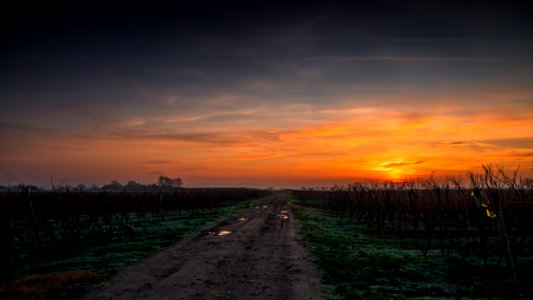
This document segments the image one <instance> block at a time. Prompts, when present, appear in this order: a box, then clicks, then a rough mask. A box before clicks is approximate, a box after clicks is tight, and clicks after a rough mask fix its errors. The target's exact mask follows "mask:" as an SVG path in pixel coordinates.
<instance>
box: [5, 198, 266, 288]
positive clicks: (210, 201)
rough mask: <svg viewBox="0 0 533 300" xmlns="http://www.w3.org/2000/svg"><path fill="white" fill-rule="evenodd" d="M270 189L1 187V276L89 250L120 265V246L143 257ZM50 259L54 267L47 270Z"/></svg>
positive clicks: (107, 264)
mask: <svg viewBox="0 0 533 300" xmlns="http://www.w3.org/2000/svg"><path fill="white" fill-rule="evenodd" d="M268 193H269V192H267V191H262V190H257V189H247V188H160V189H158V190H150V191H145V192H131V191H86V192H81V191H36V190H33V189H31V188H26V189H24V188H21V189H20V190H18V191H15V192H4V193H0V247H1V248H0V258H1V261H0V269H1V273H0V279H2V282H9V281H10V280H12V279H15V278H17V277H20V276H23V275H24V274H26V273H27V272H44V271H49V270H48V268H47V267H46V264H48V265H49V264H50V262H47V261H50V260H57V259H58V257H61V256H64V258H63V259H64V260H67V258H68V257H71V256H73V255H85V254H86V253H89V254H90V262H89V265H91V266H95V265H97V264H101V266H99V268H100V269H101V268H111V267H112V268H115V267H116V266H117V265H118V263H117V261H119V260H120V259H123V258H122V257H121V258H118V259H117V257H116V256H113V255H112V254H113V253H112V252H117V253H124V252H127V251H133V252H132V253H133V254H134V255H135V259H139V258H142V257H145V256H146V255H149V254H150V253H153V252H154V251H158V250H160V249H162V247H165V246H166V245H169V243H172V242H174V241H176V240H179V239H180V238H181V237H182V236H183V235H184V234H185V233H186V232H189V231H194V230H196V229H195V228H197V227H198V226H201V224H203V223H204V222H209V221H210V220H213V219H214V218H218V217H220V216H223V215H224V213H225V210H226V208H231V207H238V206H239V205H241V206H242V204H244V203H245V202H246V201H247V200H250V199H252V198H257V197H261V196H264V195H267V194H268ZM197 224H198V225H197ZM141 252H142V253H141ZM141 254H142V255H141ZM122 256H124V257H127V255H122ZM84 259H85V260H86V258H84ZM124 259H125V258H124ZM54 263H56V262H54ZM58 264H62V265H64V263H63V262H60V263H58ZM125 264H129V263H125ZM25 265H27V267H23V266H25ZM42 265H45V267H44V269H46V270H44V269H43V270H41V271H39V269H40V268H42V267H41V266H42ZM80 267H82V268H83V265H80V264H79V263H75V262H73V263H70V264H69V265H68V266H65V267H61V268H58V269H57V270H56V271H61V272H62V271H65V270H77V269H79V268H80ZM52 269H53V268H52ZM115 269H116V268H115ZM96 271H97V272H100V271H98V270H96ZM104 271H106V270H104ZM106 272H107V271H106ZM113 272H114V271H113ZM106 276H107V275H106ZM0 283H1V282H0Z"/></svg>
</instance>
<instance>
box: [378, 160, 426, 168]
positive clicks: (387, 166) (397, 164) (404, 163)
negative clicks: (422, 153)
mask: <svg viewBox="0 0 533 300" xmlns="http://www.w3.org/2000/svg"><path fill="white" fill-rule="evenodd" d="M424 162H425V161H424V160H421V161H415V162H399V163H388V164H385V165H383V167H384V168H395V167H403V166H409V165H419V164H421V163H424Z"/></svg>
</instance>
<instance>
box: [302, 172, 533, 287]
mask: <svg viewBox="0 0 533 300" xmlns="http://www.w3.org/2000/svg"><path fill="white" fill-rule="evenodd" d="M468 178H469V180H470V184H469V185H468V186H466V187H464V186H462V185H461V184H460V183H459V182H458V181H457V180H454V179H453V178H451V179H450V178H449V179H448V180H447V181H445V182H441V183H440V184H439V183H437V182H436V180H433V179H432V178H429V179H424V180H417V181H415V180H413V181H409V182H404V183H401V184H397V183H385V184H383V185H380V186H378V185H373V186H372V185H361V184H359V185H352V186H348V187H345V188H336V189H334V190H318V191H317V190H295V191H293V196H294V198H295V199H297V203H298V205H300V206H302V207H309V208H313V209H318V210H320V211H322V212H325V213H326V214H327V215H329V216H333V217H335V218H337V219H338V220H339V222H341V220H342V221H343V222H344V221H345V222H348V223H343V224H355V225H354V226H356V227H354V228H356V229H354V231H355V232H352V233H351V234H349V236H357V235H358V234H361V233H362V234H364V235H365V236H368V237H374V238H378V239H382V240H386V241H391V243H392V242H398V241H401V247H400V248H402V249H406V250H416V251H418V254H417V255H418V256H421V257H426V259H427V258H428V257H435V256H440V257H443V258H444V259H447V260H452V261H453V259H454V258H460V259H462V260H468V259H474V260H475V259H479V260H480V261H481V262H482V263H481V265H482V267H481V268H482V269H481V270H485V272H486V271H487V270H488V269H487V268H490V267H491V266H493V265H497V266H502V267H503V269H502V270H503V272H502V273H503V274H504V277H506V278H507V279H505V281H506V284H507V285H508V286H507V287H506V288H507V289H508V290H509V291H506V292H505V293H504V294H502V293H503V292H502V291H501V289H502V288H500V290H499V291H498V292H497V293H496V292H486V291H485V292H480V293H478V294H476V293H474V292H473V291H471V292H472V294H473V295H471V296H482V297H492V296H502V295H507V296H509V295H511V297H512V295H514V296H515V297H518V296H517V295H518V293H519V292H518V289H519V288H520V287H519V285H520V283H519V281H521V283H522V284H526V283H527V282H529V280H531V279H532V278H533V276H532V275H533V274H531V272H529V273H527V274H523V272H522V271H523V269H524V265H522V264H521V263H520V262H521V261H523V260H521V259H522V258H523V259H525V260H527V261H528V262H529V260H530V258H531V257H532V256H533V227H532V226H531V224H533V190H532V189H530V188H529V187H528V186H525V185H523V184H519V183H517V182H518V181H517V180H516V178H510V177H507V176H505V174H504V173H503V170H500V171H497V172H496V171H494V170H493V169H492V168H491V167H490V166H489V167H486V174H483V175H474V174H469V176H468ZM311 213H312V211H308V212H307V214H311ZM315 226H321V224H320V222H319V223H317V224H316V225H315ZM345 226H351V225H345ZM313 234H314V232H311V233H310V236H311V238H313ZM410 253H412V252H410ZM483 268H485V269H483ZM517 270H518V271H517ZM520 270H521V271H520ZM500 271H501V270H500ZM482 272H483V271H482ZM517 272H518V273H520V274H518V275H519V276H518V280H517ZM477 275H479V274H477ZM477 275H476V276H477ZM524 290H527V291H529V292H528V293H529V294H531V286H530V284H526V286H524V287H522V288H521V291H522V292H524ZM422 295H424V294H420V295H418V296H422ZM389 296H390V294H389ZM441 296H442V295H441ZM444 296H446V297H456V296H457V295H454V294H444Z"/></svg>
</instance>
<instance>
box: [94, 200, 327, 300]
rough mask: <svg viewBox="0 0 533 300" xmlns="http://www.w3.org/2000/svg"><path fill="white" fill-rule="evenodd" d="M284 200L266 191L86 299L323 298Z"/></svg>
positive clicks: (126, 272)
mask: <svg viewBox="0 0 533 300" xmlns="http://www.w3.org/2000/svg"><path fill="white" fill-rule="evenodd" d="M287 198H288V195H286V194H275V195H273V196H271V197H268V198H266V200H265V201H264V202H263V203H262V204H259V205H257V206H254V207H252V208H249V209H247V210H244V211H242V212H241V214H240V215H239V216H237V217H233V218H230V219H228V220H226V221H223V222H221V223H219V224H217V225H216V226H214V227H211V228H208V229H206V230H203V231H201V232H200V233H199V234H198V235H195V236H193V237H191V238H188V239H185V240H182V241H181V242H179V243H177V244H175V245H174V246H172V247H170V248H168V249H166V250H165V251H163V252H161V253H159V254H157V255H155V256H154V257H152V258H149V259H147V260H145V261H144V262H142V263H140V264H137V265H135V266H132V267H129V268H127V269H125V270H124V271H123V272H121V273H119V274H118V275H117V276H115V277H114V278H112V279H111V280H109V281H107V282H105V283H102V284H100V285H98V286H96V287H94V288H93V289H92V290H91V291H90V292H89V293H88V294H87V295H86V297H85V299H140V298H143V299H321V298H322V297H321V295H320V293H319V284H320V276H319V273H318V271H317V269H316V266H315V265H314V264H313V263H312V261H311V259H310V257H309V256H308V254H307V252H306V250H305V249H304V248H303V247H302V246H301V245H300V244H299V243H298V241H297V236H296V232H295V228H294V224H293V223H294V222H293V216H292V213H291V211H290V209H289V207H288V205H287Z"/></svg>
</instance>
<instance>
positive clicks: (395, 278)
mask: <svg viewBox="0 0 533 300" xmlns="http://www.w3.org/2000/svg"><path fill="white" fill-rule="evenodd" d="M290 205H291V208H292V211H293V213H294V215H295V218H296V224H297V229H298V231H299V233H300V234H301V235H302V236H303V239H304V242H305V244H306V246H307V248H308V249H309V250H310V252H311V254H312V255H313V256H314V257H315V258H316V260H317V262H318V264H319V266H320V269H321V272H322V282H323V290H324V292H325V293H326V294H327V295H328V296H329V298H330V299H406V298H415V299H442V298H456V297H458V298H462V299H467V298H478V299H479V298H482V299H486V298H492V297H495V298H501V297H506V295H509V293H510V284H509V283H508V281H507V276H506V274H507V272H506V268H505V261H504V260H503V261H501V262H499V260H498V258H496V257H493V258H491V260H489V263H488V265H487V266H483V265H482V259H481V258H480V257H461V256H459V255H454V256H442V255H441V253H440V251H433V252H432V251H430V252H429V254H428V256H424V255H423V254H422V251H420V250H417V249H415V248H414V247H413V246H412V245H413V244H414V241H413V240H411V239H407V238H405V239H399V238H382V237H377V236H373V235H372V234H371V233H369V232H368V231H365V230H364V228H363V227H362V226H360V225H358V224H355V223H354V222H353V221H352V220H349V219H341V218H338V217H334V216H331V215H328V214H327V213H325V212H323V211H321V210H319V209H317V208H313V207H312V206H309V205H301V203H300V202H299V201H298V200H292V201H291V202H290ZM520 262H521V263H520V268H521V269H522V270H523V271H526V270H529V271H528V272H529V273H528V274H529V275H528V276H531V275H532V274H531V273H532V272H531V271H530V270H531V267H533V265H532V264H531V263H532V260H531V259H522V260H520ZM529 278H531V277H529ZM524 279H526V278H524Z"/></svg>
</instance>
